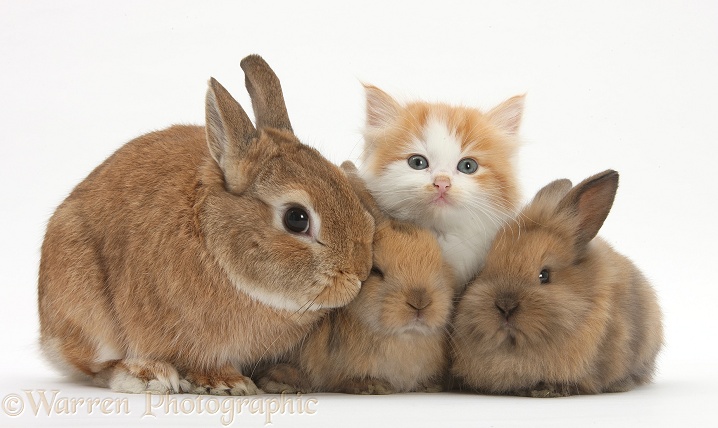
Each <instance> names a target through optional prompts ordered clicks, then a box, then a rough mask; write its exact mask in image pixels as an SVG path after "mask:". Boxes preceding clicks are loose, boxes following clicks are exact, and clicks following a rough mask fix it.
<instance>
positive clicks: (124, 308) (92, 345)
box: [39, 55, 374, 395]
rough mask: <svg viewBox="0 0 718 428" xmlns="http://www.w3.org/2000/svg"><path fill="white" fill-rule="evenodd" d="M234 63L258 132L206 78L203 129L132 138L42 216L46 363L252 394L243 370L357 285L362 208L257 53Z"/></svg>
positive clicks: (366, 234)
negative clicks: (305, 133) (310, 140)
mask: <svg viewBox="0 0 718 428" xmlns="http://www.w3.org/2000/svg"><path fill="white" fill-rule="evenodd" d="M241 67H242V69H243V70H244V72H245V77H246V86H247V90H248V92H249V94H250V97H251V99H252V105H253V107H254V113H255V118H256V125H257V127H256V129H255V127H254V126H253V124H252V122H251V121H250V119H249V117H248V116H247V114H246V113H245V112H244V110H243V109H242V107H240V105H239V104H238V103H237V102H236V101H235V100H234V99H233V98H232V97H231V95H230V94H229V93H228V92H227V91H226V90H225V89H224V88H223V87H222V86H221V85H220V84H219V83H218V82H217V81H216V80H214V79H211V80H210V82H209V89H208V91H207V98H206V121H207V122H206V127H200V126H173V127H170V128H168V129H166V130H163V131H159V132H154V133H151V134H148V135H144V136H142V137H139V138H137V139H135V140H133V141H131V142H129V143H127V144H126V145H125V146H123V147H122V148H120V149H119V150H118V151H117V152H116V153H115V154H113V155H112V156H111V157H110V158H108V159H107V160H106V161H105V162H104V163H103V164H102V165H100V166H99V167H97V168H96V169H95V170H94V171H93V172H92V173H91V174H90V175H89V176H88V177H87V178H86V179H85V180H84V181H83V182H82V183H80V184H79V185H78V186H77V187H76V188H75V189H74V190H73V191H72V193H71V194H70V195H69V196H68V197H67V199H66V200H65V201H64V202H63V203H62V204H61V205H60V207H59V208H58V209H57V211H56V212H55V214H54V215H53V216H52V218H51V220H50V222H49V224H48V227H47V233H46V236H45V240H44V243H43V246H42V258H41V261H40V277H39V312H40V324H41V339H40V340H41V346H42V349H43V351H44V353H45V354H46V356H47V357H48V358H49V359H50V361H51V362H53V363H55V364H56V365H58V366H60V367H62V368H65V369H68V370H69V371H71V372H74V373H80V374H84V375H87V376H89V377H91V378H93V379H94V380H95V381H96V382H97V383H99V384H101V385H104V386H109V387H110V388H112V389H113V390H115V391H122V392H132V393H139V392H143V391H149V392H154V393H166V392H194V393H211V394H232V395H242V394H253V393H256V392H257V388H256V386H255V385H254V383H253V382H252V381H251V380H250V379H249V378H248V377H245V376H244V375H243V374H242V372H243V371H244V370H246V368H247V367H248V366H251V365H253V364H255V362H256V361H258V360H259V359H260V358H263V357H271V356H273V355H277V354H280V353H283V352H285V351H286V350H287V349H290V348H291V347H292V346H294V345H295V344H296V343H297V342H298V341H299V340H301V339H302V338H303V337H304V336H305V335H306V334H307V332H308V331H309V330H310V329H311V328H312V327H313V326H314V325H315V324H316V322H317V321H318V320H319V319H320V318H321V317H322V316H323V315H324V314H325V313H326V312H327V310H328V309H329V308H336V307H340V306H343V305H346V304H347V303H349V302H350V301H351V300H352V299H353V298H354V297H355V296H356V294H357V293H358V292H359V288H360V281H362V280H364V279H366V278H367V276H368V275H369V271H370V268H371V243H372V239H373V234H374V222H373V218H372V217H371V216H370V215H369V214H368V213H367V211H366V210H365V209H364V208H363V207H362V205H361V204H360V201H359V199H358V198H357V196H356V194H355V193H354V191H353V189H352V188H351V186H350V185H349V182H348V180H347V178H346V176H345V175H344V173H343V172H342V171H341V170H340V169H339V168H337V167H336V166H335V165H332V164H331V163H330V162H328V161H327V160H326V159H324V158H323V157H322V156H321V155H320V154H319V152H317V151H316V150H314V149H312V148H310V147H308V146H306V145H304V144H302V143H300V142H299V140H298V139H297V137H295V136H294V134H293V132H292V127H291V124H290V122H289V117H288V115H287V112H286V108H285V104H284V98H283V95H282V90H281V87H280V83H279V80H278V79H277V77H276V75H275V74H274V72H273V71H272V70H271V69H270V68H269V66H268V65H267V63H266V62H264V60H263V59H262V58H261V57H259V56H257V55H251V56H248V57H246V58H244V59H243V60H242V62H241Z"/></svg>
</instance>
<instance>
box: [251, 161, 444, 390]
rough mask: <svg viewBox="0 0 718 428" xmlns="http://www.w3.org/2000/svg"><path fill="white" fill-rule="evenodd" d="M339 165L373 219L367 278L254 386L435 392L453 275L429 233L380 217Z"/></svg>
mask: <svg viewBox="0 0 718 428" xmlns="http://www.w3.org/2000/svg"><path fill="white" fill-rule="evenodd" d="M342 168H344V169H345V171H347V174H348V176H349V177H350V179H351V181H352V182H353V183H354V184H355V188H356V189H357V192H358V194H359V195H360V196H361V199H362V202H364V204H365V206H366V207H367V208H368V209H369V212H371V213H372V214H373V215H374V217H375V220H376V232H375V235H374V266H373V268H372V273H371V275H370V276H369V278H368V279H367V280H366V281H365V282H364V283H363V284H362V289H361V291H360V292H359V295H358V296H357V297H356V298H355V299H354V300H353V301H352V302H351V303H349V305H347V306H346V307H343V308H340V309H337V310H335V311H333V312H332V313H331V314H330V315H329V316H327V317H326V318H324V319H323V320H322V321H321V323H320V324H319V327H318V328H317V329H316V330H315V331H314V332H312V333H311V334H310V335H309V337H307V338H306V339H305V340H304V341H303V342H302V343H301V346H300V347H299V348H298V349H297V350H296V351H295V352H294V354H293V355H292V357H291V360H292V361H291V363H290V364H284V365H277V366H274V367H272V368H271V369H270V370H269V371H268V373H267V375H266V376H265V377H264V378H262V379H261V380H260V381H259V385H260V387H262V389H263V390H265V391H266V392H274V393H280V392H346V393H355V394H388V393H393V392H408V391H438V390H440V389H441V385H440V383H441V380H442V379H443V377H444V376H445V374H446V370H447V369H448V366H447V364H446V359H447V355H446V354H447V350H446V345H447V330H446V327H447V324H448V321H449V317H450V313H451V307H452V300H453V296H454V291H453V290H454V281H455V278H454V275H453V270H452V269H451V266H450V265H449V264H447V263H445V262H444V260H443V259H442V256H441V248H440V247H439V244H438V242H437V240H436V238H435V237H434V235H433V234H432V233H431V232H430V231H428V230H426V229H423V228H421V227H419V226H416V225H414V224H411V223H405V222H399V221H395V220H392V219H390V218H387V217H385V216H384V215H383V214H381V212H380V211H379V209H378V208H377V206H376V204H375V202H374V200H373V199H372V197H371V195H370V194H369V193H368V191H367V190H366V189H365V188H364V184H363V182H362V181H361V179H360V178H359V176H358V175H357V172H356V169H355V168H354V166H353V165H352V164H351V163H350V162H345V163H344V164H343V165H342Z"/></svg>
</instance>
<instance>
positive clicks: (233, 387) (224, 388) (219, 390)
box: [180, 366, 262, 395]
mask: <svg viewBox="0 0 718 428" xmlns="http://www.w3.org/2000/svg"><path fill="white" fill-rule="evenodd" d="M180 385H181V387H182V391H183V392H188V393H191V394H208V395H256V394H260V393H261V392H262V391H261V390H260V389H258V388H257V386H256V385H255V384H254V382H252V379H250V378H248V377H246V376H243V375H242V374H241V373H240V372H239V371H237V370H236V369H235V368H234V367H232V366H225V367H223V368H221V369H218V370H215V371H201V372H200V371H188V372H187V373H186V374H185V376H184V378H183V379H182V381H181V382H180Z"/></svg>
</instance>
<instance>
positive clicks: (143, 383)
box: [95, 358, 180, 394]
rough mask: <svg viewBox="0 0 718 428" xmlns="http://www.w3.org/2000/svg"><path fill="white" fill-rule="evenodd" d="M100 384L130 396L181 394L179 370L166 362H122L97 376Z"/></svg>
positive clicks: (136, 359) (96, 379)
mask: <svg viewBox="0 0 718 428" xmlns="http://www.w3.org/2000/svg"><path fill="white" fill-rule="evenodd" d="M95 381H96V382H97V383H98V384H101V385H106V386H108V387H109V388H110V389H112V390H113V391H116V392H126V393H130V394H141V393H144V392H149V393H150V394H173V393H178V392H180V380H179V374H178V373H177V370H176V369H175V368H174V367H173V366H172V365H170V364H169V363H166V362H164V361H153V360H145V359H139V358H134V359H126V360H121V361H119V362H118V363H117V364H115V365H114V366H113V367H109V368H107V369H105V370H102V371H101V372H99V373H97V374H96V375H95Z"/></svg>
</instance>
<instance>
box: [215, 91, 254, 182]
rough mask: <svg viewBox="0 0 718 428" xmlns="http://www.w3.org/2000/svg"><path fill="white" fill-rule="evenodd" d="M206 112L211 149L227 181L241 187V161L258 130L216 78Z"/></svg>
mask: <svg viewBox="0 0 718 428" xmlns="http://www.w3.org/2000/svg"><path fill="white" fill-rule="evenodd" d="M205 115H206V121H207V126H206V133H207V145H208V146H209V152H210V154H211V155H212V158H213V159H214V161H215V162H217V165H219V167H220V168H221V169H222V172H223V173H224V177H225V180H226V182H227V183H230V184H232V185H233V186H234V187H237V188H241V187H242V185H241V183H242V182H244V180H243V179H242V174H241V171H240V169H239V168H238V161H239V159H241V157H242V153H243V152H244V151H245V150H246V148H247V147H248V146H249V144H250V143H251V142H252V141H253V140H254V139H255V138H256V137H257V131H256V130H255V129H254V126H253V125H252V121H251V120H250V119H249V117H248V116H247V113H245V111H244V109H242V106H240V105H239V103H238V102H237V101H236V100H235V99H234V98H232V95H230V94H229V92H227V90H226V89H224V87H223V86H222V85H220V84H219V82H218V81H216V80H215V79H214V78H211V79H210V80H209V88H208V89H207V97H206V101H205ZM230 190H237V189H230Z"/></svg>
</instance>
